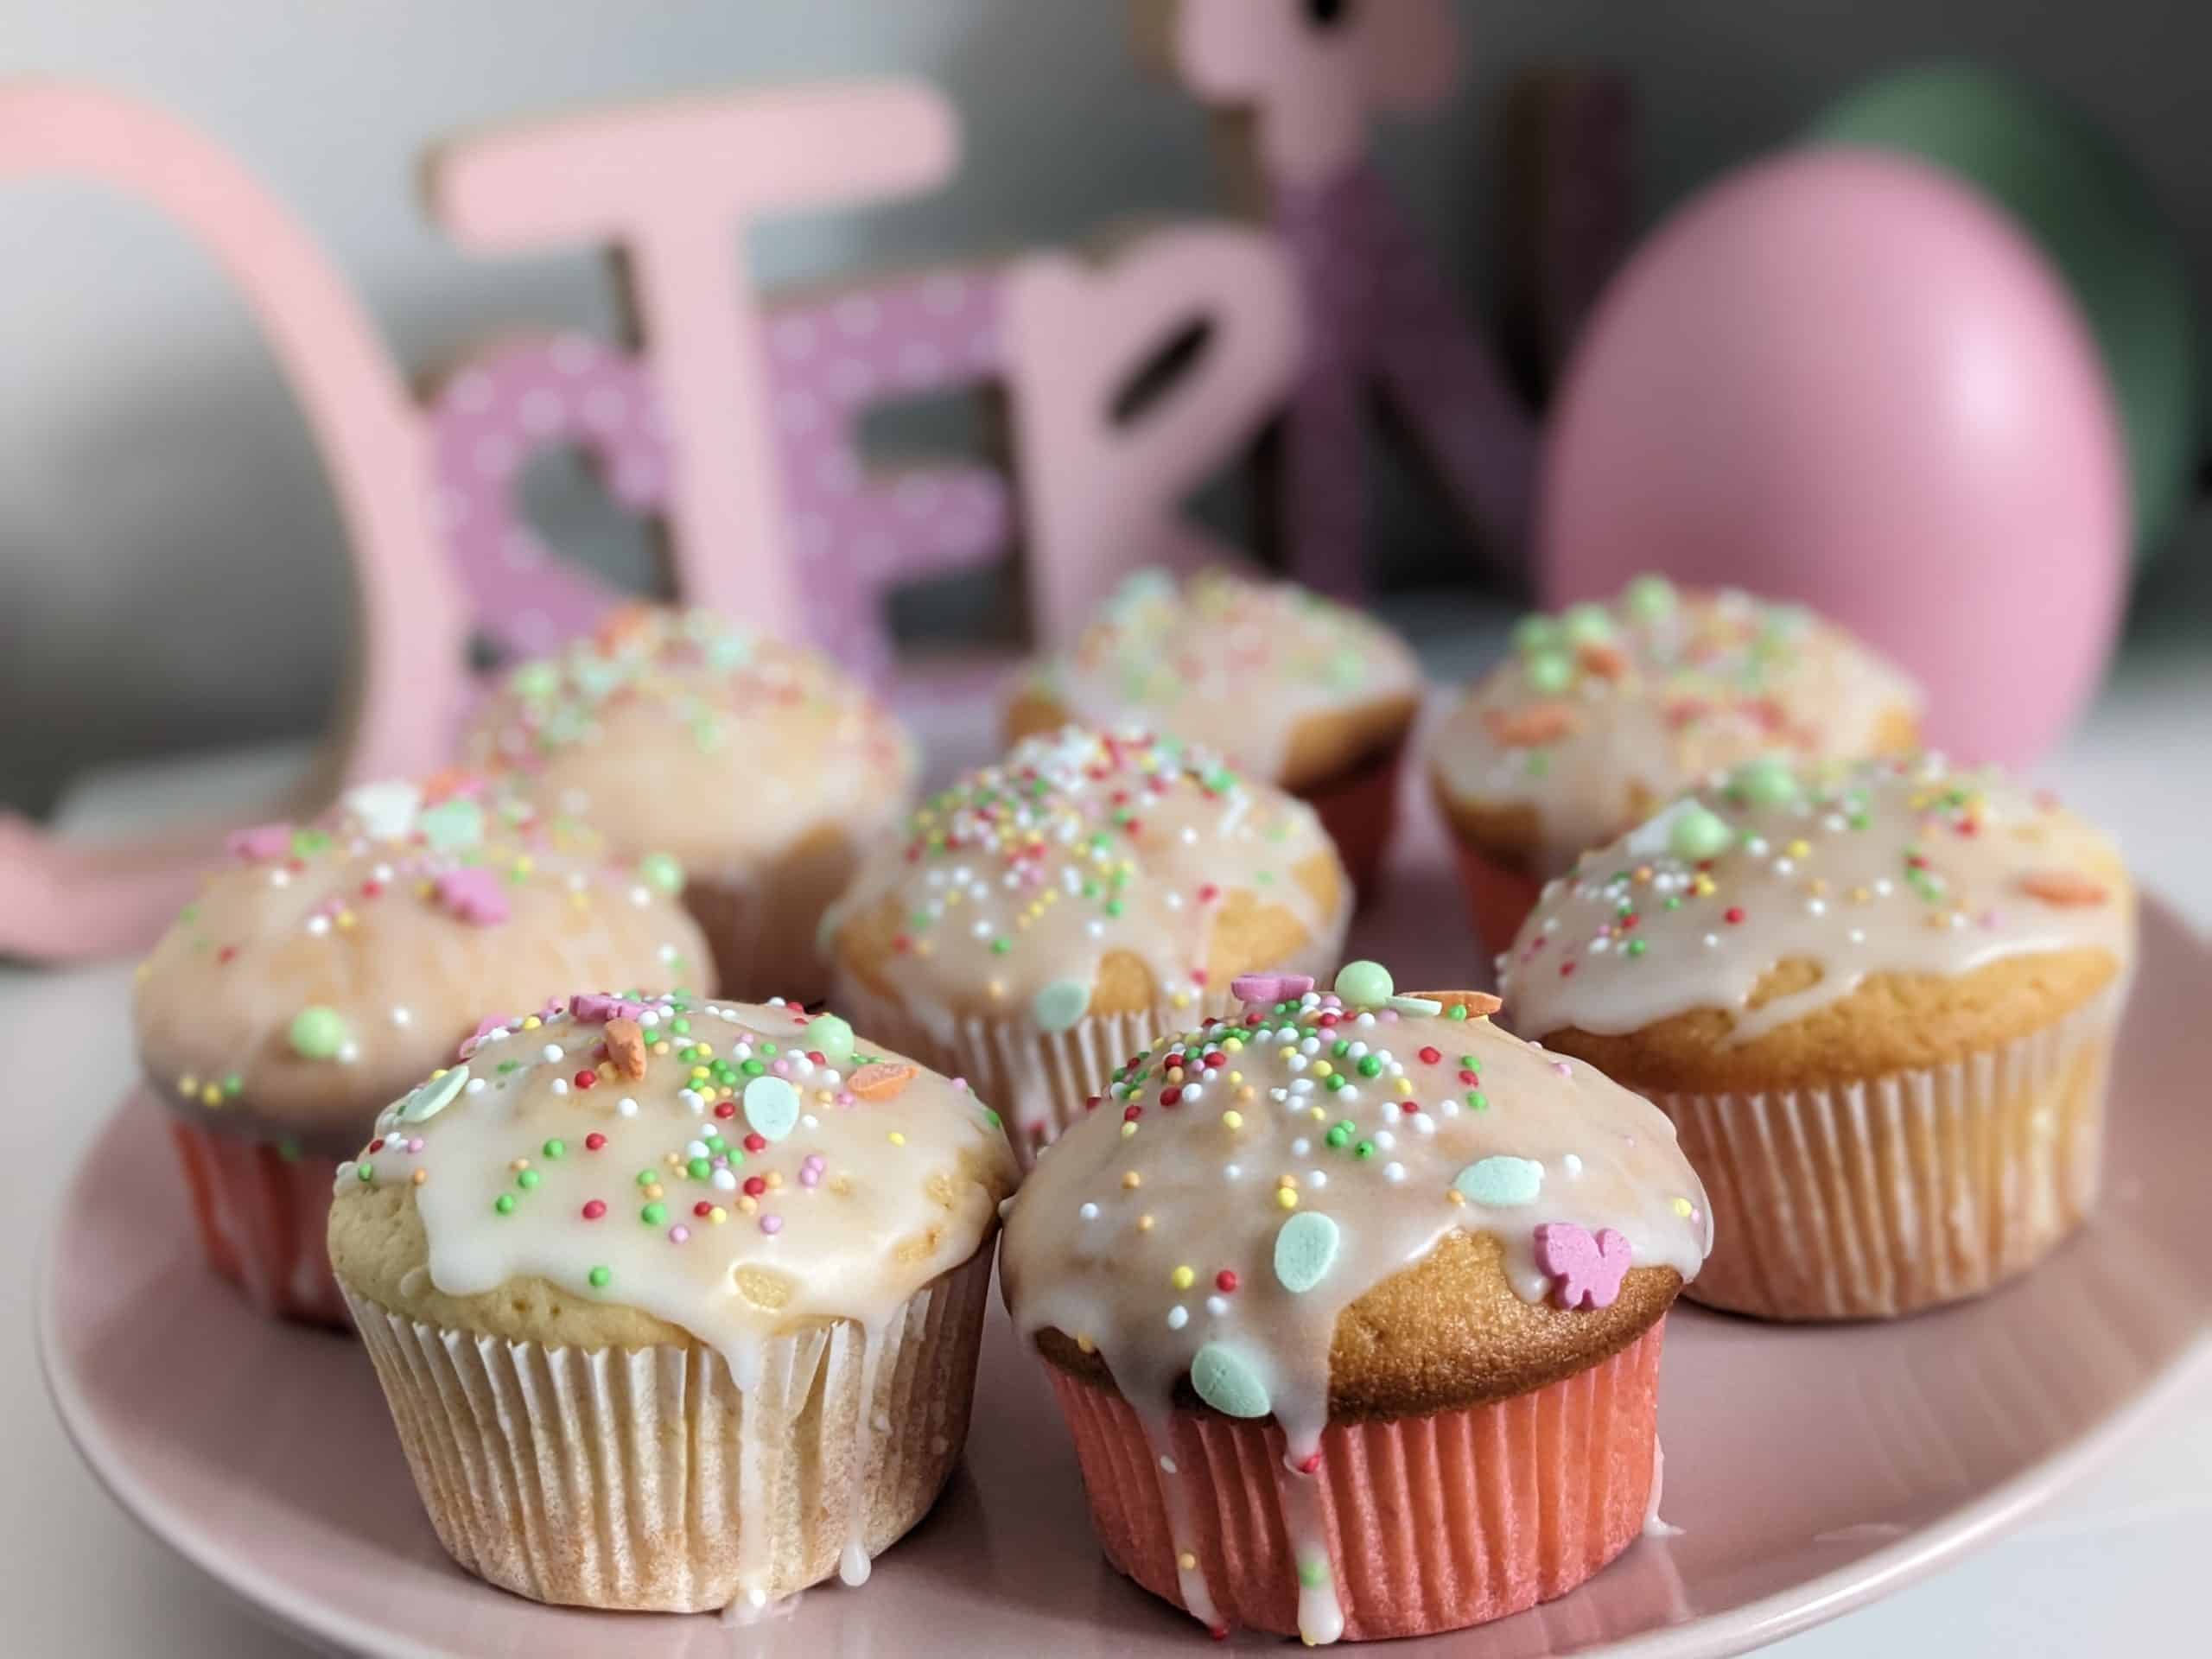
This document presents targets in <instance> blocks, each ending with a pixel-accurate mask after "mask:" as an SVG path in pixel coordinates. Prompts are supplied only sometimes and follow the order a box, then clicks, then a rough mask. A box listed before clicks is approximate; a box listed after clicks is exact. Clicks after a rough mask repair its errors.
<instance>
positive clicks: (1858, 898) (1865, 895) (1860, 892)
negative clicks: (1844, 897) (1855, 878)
mask: <svg viewBox="0 0 2212 1659" xmlns="http://www.w3.org/2000/svg"><path fill="white" fill-rule="evenodd" d="M1873 896H1874V895H1873V893H1871V892H1869V891H1868V890H1867V889H1866V888H1865V887H1853V889H1852V890H1851V902H1852V903H1853V904H1854V905H1863V904H1865V903H1866V901H1867V900H1868V899H1872V897H1873Z"/></svg>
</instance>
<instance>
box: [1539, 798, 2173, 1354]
mask: <svg viewBox="0 0 2212 1659" xmlns="http://www.w3.org/2000/svg"><path fill="white" fill-rule="evenodd" d="M2134 957H2135V901H2134V894H2133V889H2132V888H2131V887H2130V885H2129V883H2128V879H2127V874H2126V870H2125V869H2124V868H2122V866H2121V864H2120V855H2119V854H2118V853H2117V852H2116V851H2114V849H2113V846H2112V844H2111V842H2108V841H2107V840H2106V839H2105V838H2104V837H2103V836H2101V835H2100V834H2098V833H2097V832H2096V831H2095V830H2094V829H2091V828H2090V827H2089V826H2088V825H2087V824H2086V823H2082V820H2081V819H2079V818H2077V817H2074V816H2073V815H2072V814H2071V813H2069V812H2067V811H2065V810H2063V809H2062V808H2060V807H2059V806H2058V805H2057V804H2056V803H2054V802H2053V801H2051V800H2050V798H2048V797H2045V796H2042V795H2038V794H2034V793H2031V791H2028V790H2026V789H2024V788H2023V787H2021V786H2020V785H2017V784H2013V783H2010V782H2008V781H2006V780H2005V779H2003V778H2002V777H2000V776H1998V775H1997V774H1994V773H1992V772H1952V771H1950V770H1949V769H1948V768H1947V767H1946V766H1944V765H1943V764H1942V761H1940V760H1933V759H1918V760H1892V761H1875V762H1864V763H1861V764H1860V765H1859V766H1855V767H1844V766H1831V767H1824V768H1815V769H1811V770H1799V769H1794V768H1792V767H1790V766H1786V765H1784V764H1783V763H1781V762H1779V761H1775V760H1765V761H1758V762H1753V763H1751V764H1750V765H1748V766H1745V767H1743V768H1741V769H1739V770H1738V772H1735V773H1733V774H1732V775H1730V776H1728V777H1727V778H1726V779H1723V780H1721V781H1719V782H1716V783H1714V784H1712V785H1707V787H1706V788H1703V789H1700V790H1699V791H1696V792H1695V793H1694V794H1691V795H1689V796H1687V797H1685V798H1683V799H1681V801H1678V802H1677V803H1675V804H1673V805H1672V806H1669V808H1667V809H1666V810H1664V811H1662V813H1660V814H1659V815H1658V816H1657V817H1655V818H1653V819H1651V820H1650V821H1649V823H1645V824H1644V825H1643V826H1642V827H1641V828H1639V829H1637V830H1635V831H1634V832H1632V833H1631V834H1630V835H1629V836H1626V837H1624V839H1622V840H1621V841H1618V842H1615V843H1614V844H1613V845H1611V846H1610V847H1607V848H1605V849H1602V850H1601V851H1599V852H1595V853H1592V854H1589V855H1586V856H1585V857H1584V859H1583V861H1582V862H1581V864H1580V866H1579V867H1578V868H1577V870H1576V872H1575V874H1573V875H1572V876H1571V877H1568V878H1567V879H1566V880H1562V881H1560V883H1558V884H1557V885H1556V886H1555V887H1553V888H1552V889H1550V890H1549V891H1548V893H1546V894H1545V896H1544V899H1543V901H1542V902H1541V904H1540V905H1538V906H1537V907H1536V910H1535V913H1534V914H1532V915H1531V916H1530V917H1529V920H1528V923H1527V925H1525V926H1523V927H1522V931H1521V934H1520V937H1519V938H1517V939H1516V940H1515V942H1514V944H1513V948H1512V950H1511V951H1510V953H1509V954H1508V955H1507V957H1505V959H1504V960H1503V963H1502V964H1501V967H1500V976H1501V982H1502V983H1503V986H1504V988H1505V992H1506V995H1507V997H1508V999H1509V1006H1510V1007H1511V1008H1512V1009H1513V1011H1514V1020H1515V1024H1516V1027H1517V1028H1518V1029H1520V1030H1521V1031H1522V1032H1523V1033H1527V1034H1528V1035H1529V1036H1531V1037H1535V1038H1538V1039H1541V1040H1542V1041H1543V1042H1544V1043H1545V1044H1546V1045H1547V1046H1549V1047H1552V1048H1554V1049H1557V1050H1559V1051H1560V1052H1564V1053H1568V1054H1573V1055H1577V1056H1580V1057H1581V1058H1585V1059H1586V1060H1589V1061H1590V1062H1592V1064H1594V1065H1599V1066H1601V1067H1603V1068H1604V1069H1605V1071H1606V1072H1607V1073H1608V1074H1609V1075H1611V1076H1612V1077H1616V1078H1618V1079H1619V1080H1620V1081H1621V1082H1623V1083H1624V1084H1628V1085H1629V1086H1630V1088H1633V1089H1636V1090H1639V1091H1641V1092H1643V1094H1645V1095H1647V1096H1649V1098H1650V1099H1652V1100H1653V1101H1654V1102H1656V1103H1657V1104H1658V1105H1659V1106H1660V1108H1661V1109H1662V1110H1664V1111H1665V1112H1666V1113H1667V1114H1668V1116H1670V1117H1671V1118H1673V1119H1674V1121H1675V1127H1676V1128H1677V1129H1678V1130H1679V1131H1680V1133H1681V1141H1682V1147H1683V1150H1684V1151H1685V1152H1687V1153H1688V1154H1689V1157H1690V1160H1691V1162H1693V1163H1694V1164H1695V1165H1696V1166H1697V1168H1698V1171H1699V1173H1700V1174H1701V1175H1703V1176H1704V1177H1705V1179H1706V1183H1707V1186H1708V1187H1709V1188H1710V1190H1711V1192H1712V1193H1713V1209H1714V1211H1715V1213H1716V1216H1717V1217H1718V1219H1719V1230H1720V1244H1719V1249H1717V1250H1716V1251H1715V1252H1714V1255H1713V1260H1712V1261H1711V1262H1709V1263H1707V1269H1706V1273H1705V1274H1704V1276H1703V1277H1702V1278H1700V1280H1699V1281H1698V1284H1697V1287H1696V1290H1695V1292H1694V1294H1695V1296H1696V1297H1697V1299H1698V1300H1700V1301H1705V1302H1710V1303H1712V1304H1713V1305H1714V1306H1719V1307H1726V1308H1731V1309H1733V1310H1735V1311H1737V1312H1738V1313H1755V1314H1758V1315H1761V1316H1763V1317H1765V1318H1768V1319H1867V1318H1878V1317H1886V1316H1889V1315H1892V1314H1898V1313H1911V1312H1912V1311H1914V1310H1915V1309H1917V1308H1923V1307H1928V1306H1933V1305H1935V1304H1936V1303H1940V1302H1948V1301H1955V1300H1958V1299H1959V1298H1961V1297H1966V1296H1972V1295H1975V1294H1979V1293H1980V1292H1982V1291H1986V1290H1987V1289H1989V1288H1990V1287H1992V1286H1993V1285H1996V1284H1999V1283H2000V1282H2002V1281H2004V1280H2005V1279H2007V1278H2010V1277H2011V1276H2012V1275H2013V1274H2017V1273H2019V1272H2021V1271H2023V1270H2024V1269H2025V1268H2028V1267H2029V1266H2031V1264H2032V1263H2034V1262H2036V1261H2037V1260H2038V1259H2039V1258H2041V1257H2042V1256H2043V1255H2044V1254H2045V1253H2046V1252H2047V1251H2049V1250H2050V1249H2051V1248H2052V1247H2053V1246H2054V1245H2056V1243H2058V1242H2059V1241H2060V1240H2061V1239H2063V1237H2065V1236H2066V1235H2067V1234H2068V1233H2069V1232H2070V1231H2072V1230H2073V1229H2074V1228H2075V1226H2076V1225H2077V1224H2079V1223H2080V1222H2081V1220H2082V1217H2083V1216H2084V1215H2085V1214H2086V1213H2087V1211H2088V1209H2089V1208H2090V1206H2091V1205H2092V1204H2093V1203H2094V1199H2095V1197H2096V1191H2097V1172H2098V1165H2099V1158H2100V1152H2101V1145H2102V1139H2103V1124H2104V1109H2105V1075H2106V1067H2107V1061H2108V1059H2109V1058H2110V1054H2111V1050H2112V1044H2113V1033H2114V1031H2115V1029H2116V1027H2117V1025H2118V1021H2119V1017H2120V1005H2121V1003H2122V1001H2123V1000H2124V999H2125V996H2126V988H2127V982H2128V979H2129V976H2130V973H2131V970H2132V968H2133V962H2134Z"/></svg>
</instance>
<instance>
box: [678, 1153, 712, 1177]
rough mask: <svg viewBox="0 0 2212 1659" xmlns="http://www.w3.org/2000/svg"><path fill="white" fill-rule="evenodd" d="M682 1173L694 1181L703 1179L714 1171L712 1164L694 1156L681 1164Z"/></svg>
mask: <svg viewBox="0 0 2212 1659" xmlns="http://www.w3.org/2000/svg"><path fill="white" fill-rule="evenodd" d="M683 1173H685V1174H687V1175H689V1176H690V1178H691V1179H693V1180H695V1181H703V1180H705V1179H707V1178H708V1177H709V1176H710V1175H712V1174H713V1173H715V1166H714V1164H713V1163H712V1162H711V1161H710V1160H708V1159H705V1158H694V1159H693V1160H691V1161H690V1163H688V1164H686V1165H684V1166H683Z"/></svg>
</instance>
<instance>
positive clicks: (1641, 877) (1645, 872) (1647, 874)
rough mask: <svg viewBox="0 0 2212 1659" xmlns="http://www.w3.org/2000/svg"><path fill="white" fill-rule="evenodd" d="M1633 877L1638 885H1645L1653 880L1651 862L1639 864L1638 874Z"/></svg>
mask: <svg viewBox="0 0 2212 1659" xmlns="http://www.w3.org/2000/svg"><path fill="white" fill-rule="evenodd" d="M1631 879H1632V880H1634V881H1635V882H1636V884H1637V886H1638V887H1643V886H1644V885H1645V884H1646V883H1647V882H1649V880H1651V867H1650V866H1649V864H1639V865H1637V867H1636V874H1635V875H1634V876H1633V877H1632V878H1631Z"/></svg>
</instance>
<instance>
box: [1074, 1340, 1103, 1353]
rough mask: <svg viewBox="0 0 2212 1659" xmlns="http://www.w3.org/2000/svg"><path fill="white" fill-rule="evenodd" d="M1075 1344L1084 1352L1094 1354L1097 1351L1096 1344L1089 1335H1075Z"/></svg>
mask: <svg viewBox="0 0 2212 1659" xmlns="http://www.w3.org/2000/svg"><path fill="white" fill-rule="evenodd" d="M1075 1345H1076V1347H1077V1349H1078V1350H1079V1351H1082V1352H1084V1353H1086V1354H1095V1353H1096V1352H1097V1351H1098V1344H1096V1343H1095V1342H1093V1341H1092V1340H1091V1339H1090V1338H1089V1337H1081V1336H1079V1337H1077V1338H1076V1339H1075Z"/></svg>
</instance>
